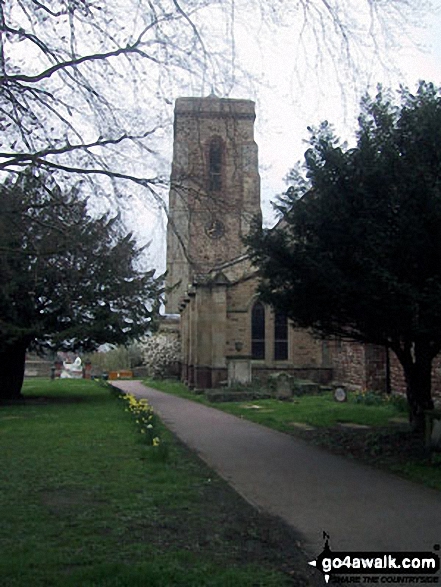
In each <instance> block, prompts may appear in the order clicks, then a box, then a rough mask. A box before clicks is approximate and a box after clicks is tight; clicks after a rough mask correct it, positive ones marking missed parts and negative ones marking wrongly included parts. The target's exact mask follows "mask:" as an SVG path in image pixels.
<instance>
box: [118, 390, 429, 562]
mask: <svg viewBox="0 0 441 587" xmlns="http://www.w3.org/2000/svg"><path fill="white" fill-rule="evenodd" d="M112 384H113V385H115V386H117V387H118V388H120V389H121V390H123V391H127V392H130V393H133V394H134V395H136V396H138V397H145V398H147V399H148V400H149V403H150V404H151V405H152V406H153V408H154V410H155V411H156V412H157V413H158V414H159V416H160V417H161V419H162V420H163V422H164V423H165V424H166V425H167V427H168V428H170V429H171V430H172V431H173V432H174V433H175V434H176V435H177V436H178V437H179V438H180V439H181V440H182V441H183V442H184V443H185V444H186V445H187V446H189V447H190V448H191V449H192V450H194V451H195V452H196V453H197V454H198V455H199V456H200V457H201V458H202V459H203V460H204V461H205V462H206V463H207V464H208V465H209V466H210V467H211V468H212V469H214V470H216V471H217V473H219V474H220V475H221V476H222V477H223V478H224V479H226V480H227V481H228V482H229V483H230V485H232V486H233V487H234V488H235V489H236V491H238V492H239V493H240V494H241V495H242V496H243V497H244V498H245V499H247V500H248V501H249V502H250V503H251V504H253V505H254V506H256V507H257V508H259V509H261V510H264V511H266V512H269V513H271V514H273V515H276V516H279V517H280V518H282V519H283V520H285V521H286V522H287V523H288V524H289V525H290V526H291V527H293V528H294V529H295V530H296V531H297V532H298V533H299V537H300V542H301V544H302V546H303V548H304V549H305V551H306V552H307V553H308V554H309V555H311V556H315V555H318V554H319V553H320V552H321V550H322V548H323V539H322V536H323V534H322V533H323V531H326V532H327V533H328V534H329V535H330V546H331V548H332V550H333V551H338V550H349V551H357V550H358V551H388V552H393V551H426V552H427V551H432V549H433V546H434V545H435V544H440V543H441V492H437V491H434V490H430V489H427V488H425V487H422V486H419V485H417V484H415V483H412V482H410V481H406V480H403V479H400V478H399V477H395V476H394V475H390V474H388V473H384V472H382V471H378V470H375V469H373V468H371V467H369V466H366V465H362V464H359V463H356V462H354V461H352V460H349V459H345V458H344V457H340V456H336V455H331V454H329V453H327V452H326V451H323V450H321V449H319V448H316V447H314V446H312V445H308V444H307V443H305V442H303V441H301V440H299V439H297V438H293V437H291V436H289V435H287V434H283V433H281V432H277V431H274V430H270V429H268V428H265V427H263V426H260V425H258V424H254V423H252V422H249V421H247V420H243V419H241V418H237V417H235V416H232V415H230V414H226V413H225V412H222V411H220V410H216V409H214V408H210V407H207V406H204V405H201V404H199V403H196V402H191V401H189V400H185V399H181V398H178V397H175V396H173V395H170V394H166V393H162V392H160V391H156V390H153V389H150V388H147V387H145V386H144V385H142V384H141V383H140V382H138V381H120V382H117V383H113V382H112Z"/></svg>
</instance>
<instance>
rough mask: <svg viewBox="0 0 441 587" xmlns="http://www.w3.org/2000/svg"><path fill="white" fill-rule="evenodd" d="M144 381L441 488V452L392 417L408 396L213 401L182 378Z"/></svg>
mask: <svg viewBox="0 0 441 587" xmlns="http://www.w3.org/2000/svg"><path fill="white" fill-rule="evenodd" d="M144 383H145V384H146V385H150V386H151V387H154V388H156V389H159V390H161V391H165V392H167V393H172V394H175V395H178V396H179V397H183V398H186V399H191V400H193V401H197V402H201V403H204V404H206V405H209V406H211V407H213V408H218V409H220V410H223V411H226V412H229V413H230V414H233V415H236V416H239V417H242V418H246V419H248V420H251V421H253V422H256V423H258V424H262V425H263V426H268V427H269V428H273V429H275V430H279V431H281V432H286V433H289V434H292V435H296V436H300V437H301V438H303V439H304V440H306V441H308V442H312V443H314V444H316V445H318V446H321V447H323V448H326V449H329V450H331V451H332V452H336V453H339V454H343V455H344V456H348V457H352V458H356V459H359V460H362V461H364V462H367V463H369V464H371V465H374V466H377V467H380V468H383V469H386V470H388V471H390V472H392V473H395V474H398V475H400V476H402V477H405V478H407V479H410V480H412V481H415V482H417V483H421V484H424V485H426V486H427V487H431V488H433V489H437V490H440V491H441V455H439V454H432V455H428V454H427V453H426V452H425V451H424V446H423V441H422V440H421V439H418V438H414V437H412V436H411V435H410V433H409V432H406V430H405V429H406V424H402V425H401V426H400V425H397V424H396V423H395V424H393V423H392V421H393V420H394V419H403V420H405V419H406V418H407V411H406V409H405V404H404V402H397V403H394V402H387V401H386V402H384V403H383V402H381V403H380V402H378V404H377V405H366V404H365V403H363V402H362V401H361V402H360V401H359V400H360V399H361V400H363V398H360V397H358V398H357V397H356V396H355V395H349V398H348V401H347V402H343V403H338V402H336V401H335V400H334V399H333V397H332V395H331V394H330V393H325V394H321V395H311V396H302V397H298V398H294V401H293V402H282V401H277V400H271V399H269V400H253V401H246V402H228V403H217V402H216V403H211V402H209V401H208V400H207V399H206V398H205V397H204V396H203V395H195V394H193V393H191V392H190V391H189V390H188V388H187V387H186V386H185V385H183V384H182V383H179V382H177V381H166V380H165V381H153V380H145V381H144ZM368 399H371V398H368ZM296 423H297V424H307V425H310V426H313V427H314V428H315V430H313V431H306V430H302V429H301V428H296V426H295V424H296ZM342 423H353V424H359V425H364V426H370V427H371V428H370V429H369V430H356V429H355V430H346V429H344V428H343V427H340V426H339V425H340V424H342Z"/></svg>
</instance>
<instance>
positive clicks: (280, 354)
mask: <svg viewBox="0 0 441 587" xmlns="http://www.w3.org/2000/svg"><path fill="white" fill-rule="evenodd" d="M274 360H275V361H287V360H288V318H287V317H286V314H285V313H284V312H280V311H279V310H276V311H275V312H274Z"/></svg>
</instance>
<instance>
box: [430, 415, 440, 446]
mask: <svg viewBox="0 0 441 587" xmlns="http://www.w3.org/2000/svg"><path fill="white" fill-rule="evenodd" d="M430 444H431V447H432V449H435V450H441V420H438V419H435V420H433V424H432V433H431V435H430Z"/></svg>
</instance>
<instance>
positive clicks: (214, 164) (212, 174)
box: [208, 137, 223, 192]
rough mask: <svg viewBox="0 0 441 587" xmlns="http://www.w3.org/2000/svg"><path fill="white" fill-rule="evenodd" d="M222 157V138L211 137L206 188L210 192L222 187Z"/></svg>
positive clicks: (219, 189)
mask: <svg viewBox="0 0 441 587" xmlns="http://www.w3.org/2000/svg"><path fill="white" fill-rule="evenodd" d="M222 157H223V149H222V139H221V138H220V137H213V138H212V139H211V141H210V149H209V153H208V189H209V191H210V192H220V191H221V189H222Z"/></svg>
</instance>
